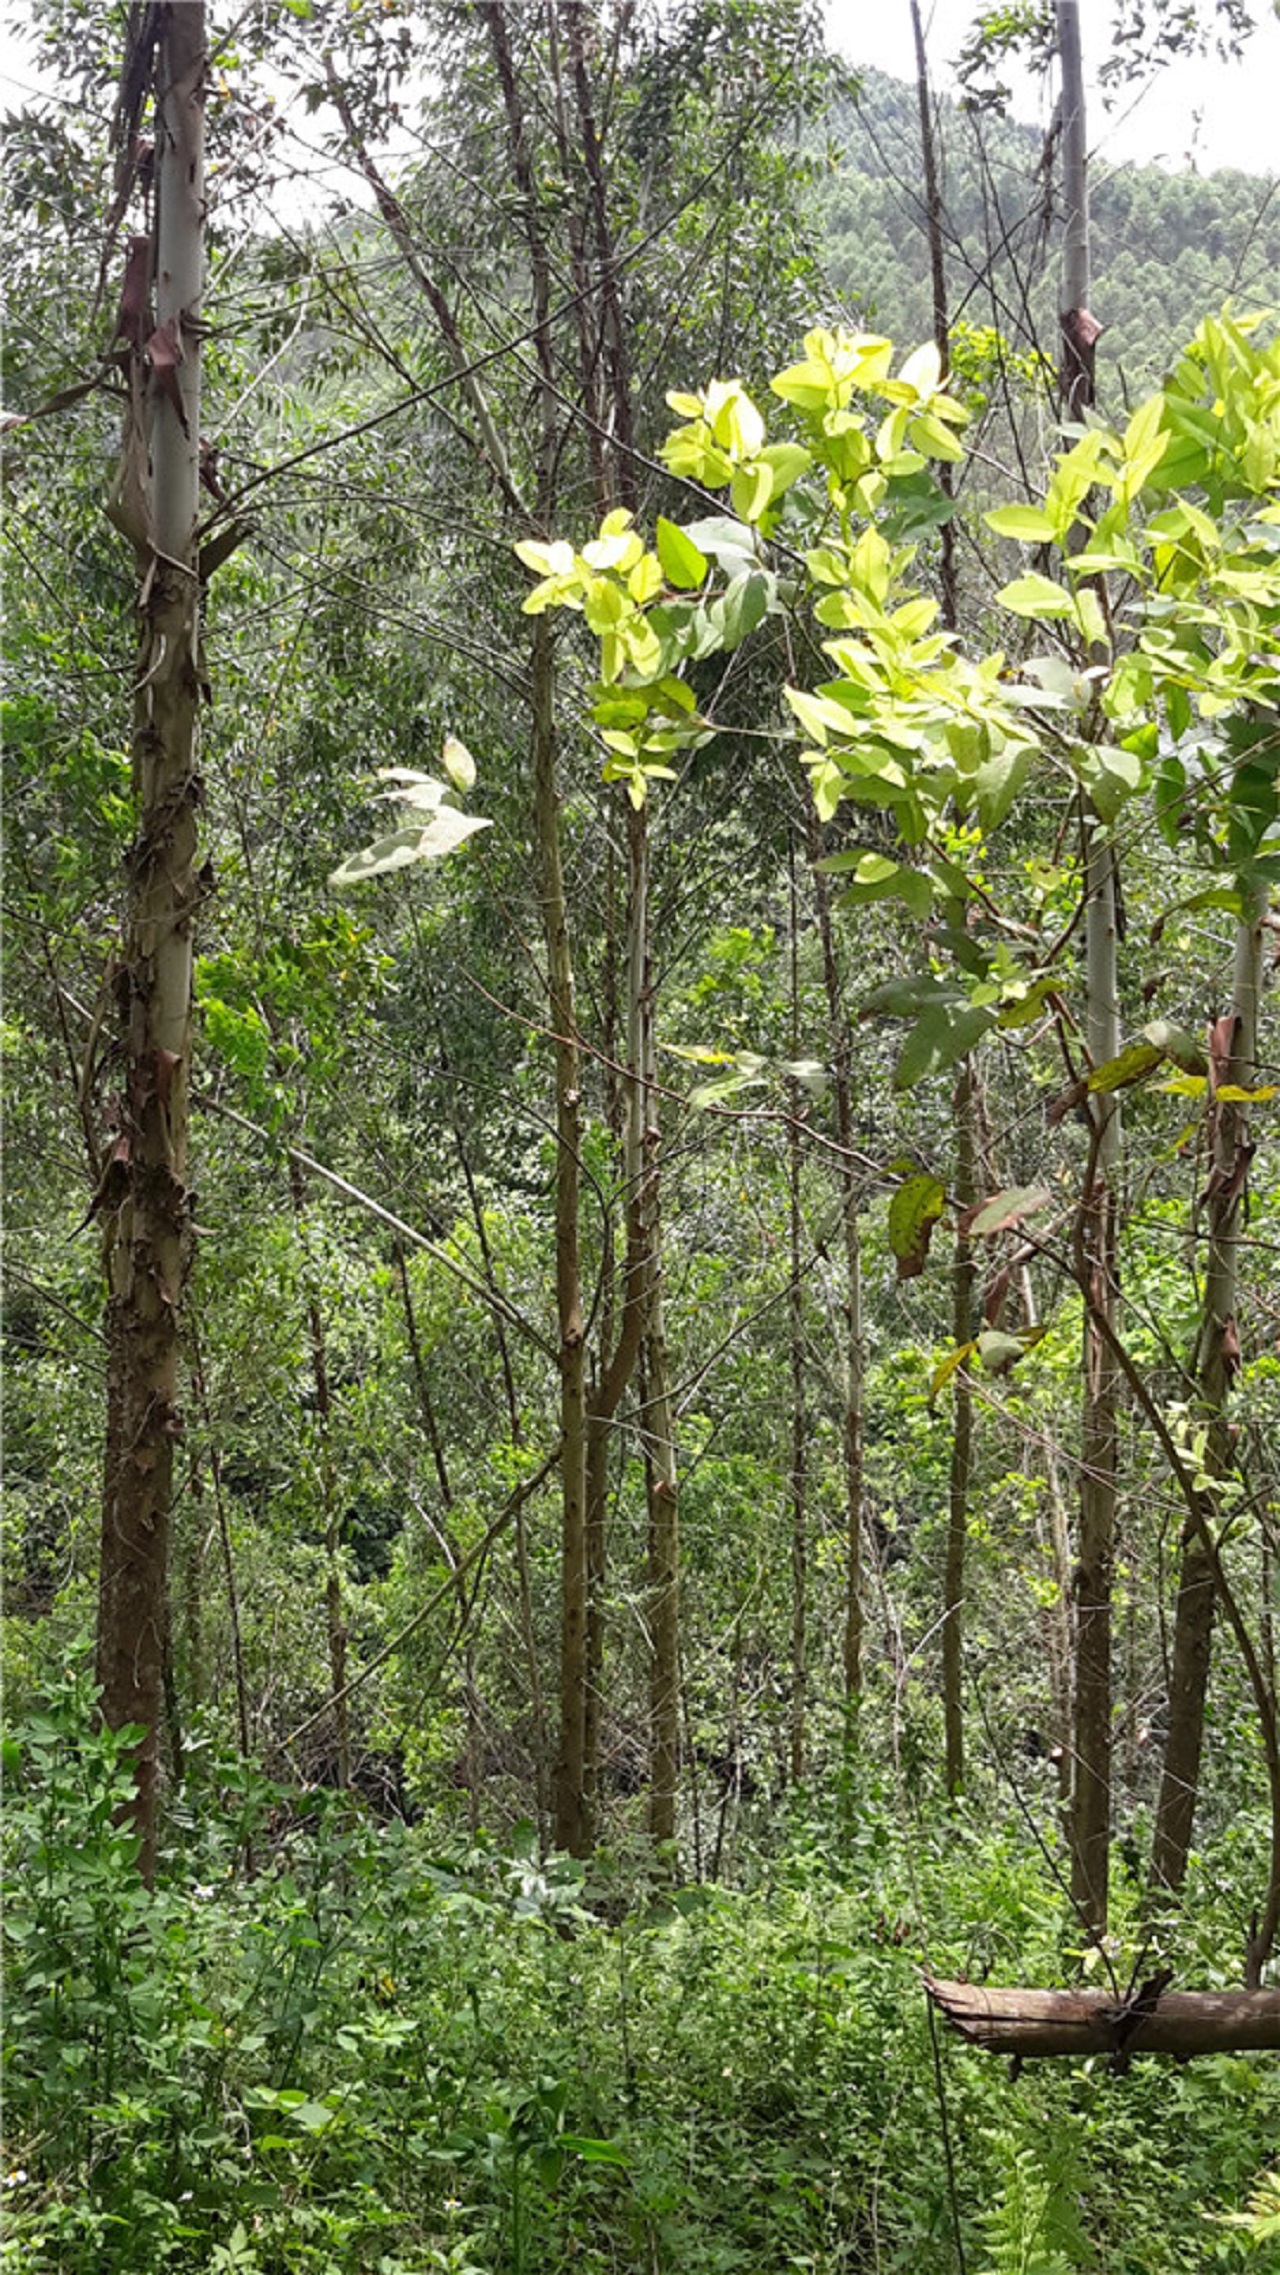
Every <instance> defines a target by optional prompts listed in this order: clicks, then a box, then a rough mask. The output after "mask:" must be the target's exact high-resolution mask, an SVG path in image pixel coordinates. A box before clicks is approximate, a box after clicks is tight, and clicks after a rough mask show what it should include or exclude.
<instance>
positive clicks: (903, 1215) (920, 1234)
mask: <svg viewBox="0 0 1280 2275" xmlns="http://www.w3.org/2000/svg"><path fill="white" fill-rule="evenodd" d="M946 1198H947V1196H946V1191H945V1189H944V1187H943V1186H942V1184H941V1183H940V1182H939V1180H938V1178H936V1177H934V1176H933V1175H932V1174H931V1173H930V1171H928V1170H927V1169H922V1170H921V1171H920V1173H919V1175H918V1176H915V1177H908V1179H907V1181H906V1183H905V1184H903V1185H899V1187H898V1190H897V1192H896V1193H895V1194H894V1196H893V1199H892V1200H891V1201H890V1203H889V1246H890V1247H891V1248H892V1250H893V1253H894V1255H895V1256H896V1257H897V1259H898V1278H899V1279H900V1280H914V1279H915V1278H916V1277H917V1275H918V1274H919V1273H921V1272H922V1271H923V1270H924V1262H925V1258H926V1256H927V1255H928V1253H929V1242H930V1240H931V1239H932V1237H933V1228H934V1226H935V1224H936V1223H937V1221H938V1218H939V1217H940V1216H941V1214H942V1211H943V1208H944V1206H945V1204H946Z"/></svg>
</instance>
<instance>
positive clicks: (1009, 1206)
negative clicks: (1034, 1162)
mask: <svg viewBox="0 0 1280 2275" xmlns="http://www.w3.org/2000/svg"><path fill="white" fill-rule="evenodd" d="M1051 1197H1052V1196H1051V1195H1050V1192H1049V1188H1048V1186H1047V1185H1009V1186H1006V1188H1005V1190H1004V1192H1002V1193H993V1194H992V1195H991V1198H990V1199H989V1200H986V1201H983V1202H981V1203H980V1204H979V1206H978V1207H977V1208H976V1209H971V1210H968V1211H966V1213H965V1215H964V1216H963V1217H962V1218H961V1220H960V1229H961V1231H962V1232H964V1233H965V1234H967V1236H968V1238H969V1239H970V1240H987V1239H989V1238H990V1237H991V1235H992V1234H993V1233H996V1232H1007V1231H1009V1230H1010V1228H1011V1227H1012V1226H1013V1225H1015V1224H1021V1222H1022V1220H1023V1218H1024V1217H1029V1216H1032V1215H1033V1214H1034V1213H1035V1211H1036V1210H1037V1209H1042V1208H1043V1207H1044V1204H1045V1202H1046V1201H1047V1200H1049V1199H1050V1198H1051Z"/></svg>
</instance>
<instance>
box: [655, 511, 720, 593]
mask: <svg viewBox="0 0 1280 2275" xmlns="http://www.w3.org/2000/svg"><path fill="white" fill-rule="evenodd" d="M657 547H658V559H659V561H660V562H661V563H662V574H663V576H664V577H665V578H666V580H667V583H668V584H669V585H674V586H675V588H676V590H677V592H695V591H696V590H697V588H698V586H699V585H700V584H703V583H705V581H706V575H707V570H708V568H709V567H710V565H711V564H710V562H709V561H708V559H707V556H706V554H705V553H704V552H703V551H702V550H701V548H700V547H699V546H697V545H695V544H694V542H693V539H692V538H691V537H690V536H689V534H688V532H687V531H686V530H683V529H679V528H677V526H676V524H675V522H674V521H668V520H667V519H666V517H665V515H663V514H659V515H658V529H657Z"/></svg>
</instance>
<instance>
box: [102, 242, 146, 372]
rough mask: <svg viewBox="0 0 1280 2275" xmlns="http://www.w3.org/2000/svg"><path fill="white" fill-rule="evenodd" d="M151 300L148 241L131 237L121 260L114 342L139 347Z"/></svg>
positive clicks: (143, 338)
mask: <svg viewBox="0 0 1280 2275" xmlns="http://www.w3.org/2000/svg"><path fill="white" fill-rule="evenodd" d="M150 298H151V239H150V238H149V237H131V238H130V239H129V243H128V248H127V250H126V252H125V257H124V283H123V284H122V285H121V287H120V306H119V308H118V310H117V312H116V328H115V330H114V332H113V333H112V335H111V337H112V339H113V341H114V340H128V341H129V342H130V343H131V345H132V346H133V347H135V348H140V347H141V346H142V344H143V341H144V340H145V339H146V336H147V327H148V324H149V322H150V308H149V303H150Z"/></svg>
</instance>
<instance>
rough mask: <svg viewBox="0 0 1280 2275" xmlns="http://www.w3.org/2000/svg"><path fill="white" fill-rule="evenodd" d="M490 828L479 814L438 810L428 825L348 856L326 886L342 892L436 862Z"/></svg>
mask: <svg viewBox="0 0 1280 2275" xmlns="http://www.w3.org/2000/svg"><path fill="white" fill-rule="evenodd" d="M492 827H493V824H492V823H491V822H489V821H486V820H485V819H484V817H483V816H482V815H480V814H460V813H459V812H458V811H457V809H456V807H454V806H441V807H440V808H439V810H438V812H437V813H435V814H434V815H433V816H432V818H431V820H430V821H429V822H427V823H425V824H419V823H416V822H414V823H411V824H410V825H409V826H408V827H407V828H405V829H397V830H393V831H392V832H391V834H390V836H389V837H380V838H378V839H377V840H376V841H375V843H374V844H372V845H366V846H363V847H362V848H361V850H360V852H359V853H350V854H348V856H347V858H346V860H345V861H343V862H342V863H341V864H340V865H339V867H338V868H336V869H335V870H334V871H333V873H332V875H331V876H330V878H329V883H330V884H331V885H332V886H333V887H334V889H335V891H338V892H342V891H345V889H346V887H347V886H348V885H362V884H363V883H364V881H365V879H366V877H384V876H386V875H387V874H388V873H389V871H391V870H392V869H408V868H411V867H412V865H413V863H414V862H415V861H438V860H439V859H440V858H441V856H442V855H443V854H446V853H452V852H453V851H454V850H455V848H456V847H457V846H459V845H461V844H463V843H464V841H465V840H466V839H467V838H469V837H474V835H475V833H476V831H477V830H480V829H491V828H492Z"/></svg>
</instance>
